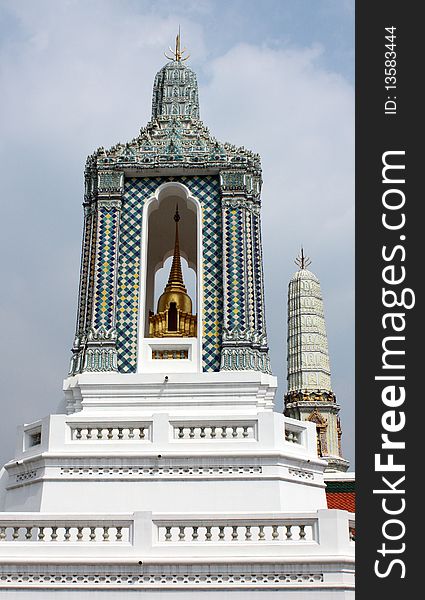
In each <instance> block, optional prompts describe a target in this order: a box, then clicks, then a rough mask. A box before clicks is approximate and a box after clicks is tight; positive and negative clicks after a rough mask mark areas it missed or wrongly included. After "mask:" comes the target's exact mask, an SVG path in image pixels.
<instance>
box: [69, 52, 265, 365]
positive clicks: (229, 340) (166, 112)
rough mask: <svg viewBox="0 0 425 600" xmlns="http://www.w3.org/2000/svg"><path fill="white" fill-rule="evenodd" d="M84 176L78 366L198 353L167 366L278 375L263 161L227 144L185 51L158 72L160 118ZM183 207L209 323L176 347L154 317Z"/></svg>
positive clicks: (96, 157) (101, 156)
mask: <svg viewBox="0 0 425 600" xmlns="http://www.w3.org/2000/svg"><path fill="white" fill-rule="evenodd" d="M85 181H86V193H85V200H84V211H85V222H84V235H83V249H82V267H81V283H80V294H79V309H78V319H77V329H76V336H75V340H74V344H73V359H72V363H71V374H72V375H75V374H78V373H85V372H107V371H110V372H119V373H137V372H149V371H150V370H151V367H152V366H153V365H152V364H151V363H152V360H154V359H156V357H157V356H164V352H166V353H167V356H169V355H170V354H169V353H168V350H175V351H178V350H181V352H183V354H181V353H180V354H179V356H180V355H182V356H183V355H186V354H187V358H184V359H180V360H179V365H178V366H177V365H176V366H174V365H170V361H169V360H167V364H166V365H164V369H165V370H166V371H167V372H169V371H170V369H171V370H173V369H174V368H178V369H179V370H180V369H181V368H182V367H183V368H184V369H185V370H187V371H189V370H190V371H192V372H218V371H241V370H255V371H259V372H263V373H270V361H269V355H268V346H267V337H266V325H265V315H264V292H263V266H262V248H261V224H260V192H261V165H260V158H259V156H258V154H254V153H252V152H250V151H249V150H246V149H245V148H237V147H235V146H233V145H231V144H223V143H220V142H218V141H217V140H216V139H215V138H213V137H212V136H211V135H210V133H209V131H208V129H207V128H206V127H205V125H203V123H202V122H201V121H200V120H199V100H198V87H197V81H196V75H195V73H194V72H193V71H192V70H191V69H190V68H189V67H187V66H186V64H185V62H184V58H183V56H182V51H181V50H179V49H178V48H176V51H175V53H174V57H173V59H172V60H171V61H170V62H168V63H167V64H166V65H165V66H164V67H163V68H162V69H161V70H160V71H159V73H158V74H157V75H156V77H155V82H154V89H153V100H152V120H151V121H150V122H149V123H148V125H147V126H146V127H144V128H143V129H142V130H141V132H140V135H139V136H138V137H136V138H135V139H133V140H132V141H131V142H129V143H127V144H117V145H116V146H114V147H113V148H111V149H110V150H105V149H104V148H99V150H97V152H95V153H94V154H93V155H92V156H90V157H89V158H88V160H87V165H86V172H85ZM176 203H178V205H179V211H180V217H181V221H180V224H181V226H180V229H181V231H180V252H181V254H182V256H183V257H184V258H185V259H186V260H187V262H188V266H189V268H190V269H193V271H194V272H195V274H196V281H197V285H196V296H197V301H196V305H197V306H196V308H195V311H194V312H195V313H196V314H197V323H198V326H197V332H196V335H195V334H193V335H191V336H190V337H189V338H187V339H185V340H177V339H175V340H169V344H168V346H167V345H166V344H164V343H163V342H162V341H158V342H155V341H152V338H151V334H150V333H149V331H150V313H152V312H155V310H156V308H155V307H154V305H153V304H154V288H155V276H156V273H157V271H158V270H159V269H160V268H161V267H162V266H163V264H164V261H165V260H166V258H167V257H168V256H170V255H172V253H173V244H174V239H173V233H172V223H173V214H174V212H173V211H174V210H175V207H176ZM192 330H193V328H192ZM193 331H194V330H193ZM182 361H183V362H182ZM185 361H187V362H185ZM183 363H185V364H183ZM159 369H160V367H159V365H155V368H154V370H155V371H156V372H157V371H158V370H159Z"/></svg>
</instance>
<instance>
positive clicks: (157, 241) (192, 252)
mask: <svg viewBox="0 0 425 600" xmlns="http://www.w3.org/2000/svg"><path fill="white" fill-rule="evenodd" d="M177 205H178V210H179V214H180V221H179V238H180V254H181V256H182V257H183V258H184V259H185V260H186V261H187V264H188V266H189V268H190V269H193V271H194V272H195V275H196V294H195V298H194V297H193V295H192V296H191V299H192V312H193V314H196V315H197V320H198V332H197V337H196V338H167V339H162V338H151V337H148V335H149V311H152V312H154V313H155V312H156V308H157V307H156V306H155V304H154V303H155V297H154V291H155V275H156V273H157V271H158V270H159V269H161V268H162V267H163V266H164V263H165V261H166V260H167V258H169V257H170V256H172V255H173V252H174V243H175V221H174V214H175V212H176V206H177ZM142 222H143V231H142V248H141V277H140V284H141V289H140V307H139V352H138V368H137V370H138V372H145V373H146V372H173V371H176V372H177V371H186V372H200V371H201V356H202V351H201V350H202V293H201V290H202V287H201V281H202V273H201V271H202V243H201V241H202V240H201V235H202V234H201V231H202V230H201V224H202V217H201V206H200V203H199V201H198V200H197V199H196V198H194V197H193V196H191V194H190V192H189V190H188V188H187V187H186V186H185V185H183V184H182V183H179V182H167V183H164V184H162V185H161V186H159V187H158V189H157V190H156V192H155V194H154V195H153V196H152V197H151V198H150V199H149V200H148V201H147V202H146V204H145V206H144V209H143V220H142ZM164 350H167V351H168V350H170V351H176V352H177V351H179V352H180V351H181V352H184V353H186V354H187V359H179V360H166V361H164V360H157V359H153V356H154V355H155V356H156V355H158V352H164ZM155 353H156V354H155ZM186 354H185V355H186Z"/></svg>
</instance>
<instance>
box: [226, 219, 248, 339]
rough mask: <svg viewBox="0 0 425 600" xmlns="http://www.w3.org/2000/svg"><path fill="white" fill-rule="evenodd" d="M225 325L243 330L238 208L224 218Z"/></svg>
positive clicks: (241, 237) (241, 240) (242, 259)
mask: <svg viewBox="0 0 425 600" xmlns="http://www.w3.org/2000/svg"><path fill="white" fill-rule="evenodd" d="M225 227H226V240H227V243H226V280H227V289H228V292H227V294H228V295H227V306H226V325H227V327H228V328H229V330H232V329H234V328H235V327H238V328H239V329H245V287H244V285H245V283H244V282H245V277H244V263H245V257H244V247H245V244H244V225H243V213H242V210H241V209H239V208H231V209H229V210H228V211H227V218H226V225H225Z"/></svg>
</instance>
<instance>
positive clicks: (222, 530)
mask: <svg viewBox="0 0 425 600" xmlns="http://www.w3.org/2000/svg"><path fill="white" fill-rule="evenodd" d="M157 527H158V540H159V542H164V543H180V542H187V543H193V542H211V543H215V544H217V543H219V544H220V543H232V544H233V543H235V542H238V543H250V544H253V543H262V542H267V543H276V542H279V543H289V542H290V543H293V542H305V541H309V542H311V541H317V535H316V530H317V520H314V519H305V520H297V519H291V520H287V519H285V520H281V519H276V520H264V521H259V520H251V519H245V520H244V519H238V520H222V521H220V520H219V519H215V520H213V521H200V520H185V521H179V522H176V523H171V522H168V523H159V522H157Z"/></svg>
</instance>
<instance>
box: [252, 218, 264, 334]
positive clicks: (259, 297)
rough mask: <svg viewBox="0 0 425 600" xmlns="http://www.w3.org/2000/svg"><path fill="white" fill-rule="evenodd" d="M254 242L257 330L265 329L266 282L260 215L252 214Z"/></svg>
mask: <svg viewBox="0 0 425 600" xmlns="http://www.w3.org/2000/svg"><path fill="white" fill-rule="evenodd" d="M252 244H253V248H254V249H253V252H254V256H255V257H256V260H255V261H254V289H255V304H254V306H255V316H256V323H255V328H256V329H257V331H265V329H266V324H265V322H264V282H263V269H262V265H263V256H262V246H261V227H260V217H259V216H258V215H252Z"/></svg>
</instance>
